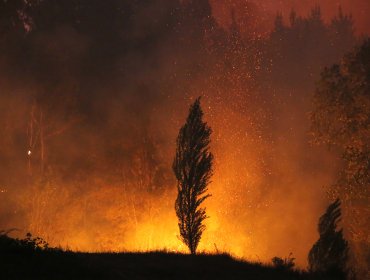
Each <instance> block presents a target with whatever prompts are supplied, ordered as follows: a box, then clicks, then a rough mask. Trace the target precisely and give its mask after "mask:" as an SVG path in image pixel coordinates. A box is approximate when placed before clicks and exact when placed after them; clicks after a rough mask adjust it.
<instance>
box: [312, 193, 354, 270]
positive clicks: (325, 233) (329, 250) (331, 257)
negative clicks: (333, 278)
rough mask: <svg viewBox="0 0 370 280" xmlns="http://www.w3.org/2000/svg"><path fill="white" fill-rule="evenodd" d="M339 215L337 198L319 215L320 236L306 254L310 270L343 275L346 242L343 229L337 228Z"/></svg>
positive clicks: (345, 261) (346, 258) (345, 259)
mask: <svg viewBox="0 0 370 280" xmlns="http://www.w3.org/2000/svg"><path fill="white" fill-rule="evenodd" d="M341 215H342V213H341V209H340V200H339V199H337V200H336V201H335V202H333V203H332V204H330V205H329V207H328V208H327V209H326V212H325V214H324V215H322V216H321V217H320V220H319V227H318V231H319V234H320V238H319V240H318V241H317V242H316V243H315V244H314V245H313V247H312V248H311V250H310V252H309V254H308V263H309V268H310V270H312V271H317V272H336V273H340V274H342V275H345V272H346V264H347V260H348V243H347V241H346V240H345V239H344V237H343V230H342V229H341V230H337V223H338V221H340V218H341Z"/></svg>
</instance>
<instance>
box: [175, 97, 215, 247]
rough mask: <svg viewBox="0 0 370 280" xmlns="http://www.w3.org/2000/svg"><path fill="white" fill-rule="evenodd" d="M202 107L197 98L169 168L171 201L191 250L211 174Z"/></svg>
mask: <svg viewBox="0 0 370 280" xmlns="http://www.w3.org/2000/svg"><path fill="white" fill-rule="evenodd" d="M202 118H203V111H202V109H201V107H200V98H198V99H197V100H196V101H195V102H194V104H193V105H191V107H190V110H189V115H188V118H187V120H186V123H185V124H184V126H183V127H182V128H181V129H180V132H179V135H178V137H177V149H176V156H175V159H174V162H173V166H172V167H173V171H174V173H175V176H176V178H177V188H178V194H177V199H176V203H175V210H176V215H177V217H178V225H179V230H180V236H181V240H182V241H183V242H184V243H185V244H186V246H188V248H189V250H190V252H191V254H195V253H196V249H197V247H198V244H199V241H200V239H201V236H202V233H203V231H204V230H205V225H204V224H203V221H204V219H206V218H207V216H206V208H204V207H201V204H202V203H203V201H204V200H205V199H207V198H208V197H209V196H210V194H208V193H207V191H208V188H207V186H208V184H209V182H210V178H211V176H212V162H213V155H212V153H211V152H210V151H209V144H210V142H211V140H210V135H211V133H212V130H211V128H210V127H209V126H208V125H207V123H206V122H204V121H203V120H202Z"/></svg>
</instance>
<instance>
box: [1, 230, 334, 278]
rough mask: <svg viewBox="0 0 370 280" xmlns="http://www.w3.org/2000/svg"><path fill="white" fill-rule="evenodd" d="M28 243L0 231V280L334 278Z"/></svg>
mask: <svg viewBox="0 0 370 280" xmlns="http://www.w3.org/2000/svg"><path fill="white" fill-rule="evenodd" d="M31 240H32V239H31ZM17 244H18V245H19V246H18V245H17ZM9 246H10V247H9ZM17 246H18V247H17ZM27 246H28V245H27ZM27 246H26V247H25V246H24V244H23V245H22V244H21V242H20V240H18V239H12V238H9V237H4V235H2V236H0V279H2V280H7V279H9V280H10V279H12V280H13V279H14V280H22V279H38V280H41V279H53V280H54V279H55V280H58V279H89V280H90V279H104V280H109V279H138V280H139V279H153V280H155V279H179V280H181V279H236V280H237V279H243V280H246V279H248V280H253V279H256V280H257V279H258V280H264V279H281V280H283V279H284V280H290V279H292V280H293V279H302V280H303V279H307V280H311V279H336V278H330V277H324V276H318V275H314V274H310V273H308V272H305V271H298V270H290V269H283V268H276V267H273V266H271V265H263V264H260V263H250V262H246V261H242V260H236V259H234V258H232V257H231V256H230V255H227V254H199V255H195V256H194V255H187V254H180V253H170V252H164V251H157V252H147V253H78V252H70V251H62V250H59V249H50V248H48V247H44V248H42V249H40V248H37V247H34V248H32V246H29V247H27Z"/></svg>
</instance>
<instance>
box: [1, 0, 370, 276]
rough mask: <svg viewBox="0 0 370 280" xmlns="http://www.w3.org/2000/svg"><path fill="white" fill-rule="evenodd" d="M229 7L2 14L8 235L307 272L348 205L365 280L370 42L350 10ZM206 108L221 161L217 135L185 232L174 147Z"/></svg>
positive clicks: (74, 0) (133, 6) (85, 7)
mask: <svg viewBox="0 0 370 280" xmlns="http://www.w3.org/2000/svg"><path fill="white" fill-rule="evenodd" d="M229 2H230V3H231V2H232V1H225V6H222V7H220V4H219V3H218V4H217V3H216V1H208V0H186V1H184V0H156V1H132V0H106V1H99V0H71V1H56V0H37V1H24V0H14V1H0V34H1V36H0V74H1V75H0V128H1V129H0V229H4V230H7V229H11V228H16V229H17V231H13V232H12V234H13V235H15V236H17V237H21V236H24V234H25V233H27V232H32V234H33V235H35V236H40V237H42V238H43V239H45V240H47V242H48V243H49V245H50V246H51V247H58V246H60V247H62V248H64V249H66V248H68V249H71V250H73V251H87V252H106V251H114V252H118V251H150V250H163V249H166V250H168V251H173V252H187V249H188V248H187V246H188V247H189V248H190V250H191V251H192V252H195V250H196V249H197V248H198V251H205V252H217V253H218V252H228V253H230V254H232V255H233V256H237V257H240V258H244V259H248V260H253V261H262V262H267V261H269V260H271V258H273V257H274V256H287V255H289V253H290V252H293V255H294V257H295V260H294V261H295V262H296V264H297V266H298V267H301V268H304V267H306V266H307V264H308V263H307V256H308V252H309V251H310V249H311V248H312V246H313V244H314V243H315V242H316V241H317V240H318V239H319V236H318V234H317V230H316V226H317V221H318V219H319V217H320V216H321V215H322V213H323V212H324V209H325V208H326V207H327V205H328V204H329V202H331V201H332V200H333V199H334V198H337V197H339V198H340V199H341V201H342V211H343V221H342V226H343V236H344V238H345V239H346V240H348V245H349V248H350V249H349V252H348V259H349V263H351V266H352V267H355V268H356V271H357V275H359V277H361V276H362V275H365V274H364V273H366V269H367V267H368V255H369V241H368V238H367V236H368V229H367V224H368V222H367V221H368V217H369V212H368V210H369V200H368V199H369V194H368V191H369V174H368V170H369V147H368V142H369V141H368V140H369V112H370V101H369V76H370V72H369V61H370V59H369V39H366V35H362V36H359V34H358V32H357V33H356V32H355V27H356V24H355V23H356V17H353V16H351V15H349V14H347V11H346V10H344V9H341V8H339V9H337V7H335V8H332V9H333V10H331V11H330V12H327V14H335V16H334V17H333V18H331V19H329V18H328V17H327V16H326V14H325V11H322V10H321V8H320V7H319V6H314V5H312V9H311V10H309V11H305V12H303V11H301V13H298V12H296V11H295V10H292V11H291V12H290V13H289V14H288V15H286V14H284V15H283V14H282V13H280V12H277V11H275V10H268V9H266V7H265V6H263V5H260V4H258V2H257V1H255V3H254V2H253V1H247V2H248V5H246V6H243V9H237V7H239V6H237V5H236V6H235V5H231V6H228V5H226V4H227V3H229ZM236 2H238V1H235V3H236ZM230 3H229V4H230ZM230 7H231V8H230ZM233 7H234V8H233ZM273 8H275V7H274V6H273ZM326 8H327V7H326ZM225 11H227V13H225ZM272 18H273V19H274V20H273V21H272V20H271V19H272ZM268 19H269V20H268ZM365 32H366V31H365ZM355 46H357V47H355ZM333 64H335V66H332V67H330V66H331V65H333ZM325 67H330V68H325ZM320 73H322V74H321V77H320ZM315 92H316V93H315ZM198 96H202V109H203V111H204V121H206V122H207V124H208V125H209V126H210V127H212V131H213V133H212V147H211V148H210V149H211V151H212V155H213V156H214V158H213V156H212V155H211V154H209V150H208V144H209V139H208V137H209V136H210V135H209V134H210V131H209V130H208V128H207V127H205V128H204V127H203V128H204V129H205V131H204V133H205V134H206V135H205V136H204V137H205V138H204V139H202V141H203V142H202V143H203V146H202V147H201V148H202V149H201V150H202V155H203V156H204V158H205V159H208V161H207V163H204V164H205V165H206V166H203V168H202V170H203V171H204V172H205V173H204V174H199V175H200V177H199V178H200V181H199V182H198V183H199V184H198V185H197V186H198V189H197V191H198V194H197V195H195V199H196V205H197V206H199V207H198V208H197V209H198V210H197V211H198V212H197V211H195V212H194V210H195V208H196V207H195V208H194V205H193V207H190V208H192V211H190V212H189V211H188V213H187V216H186V218H184V217H185V216H183V214H184V213H185V212H186V211H187V210H189V209H186V207H188V206H189V205H187V206H186V203H185V204H184V202H183V197H182V195H181V192H182V191H184V190H186V189H185V188H184V186H185V187H186V186H187V184H188V182H187V183H186V184H185V183H184V182H185V177H184V174H185V173H186V172H185V173H184V171H183V170H184V168H183V167H184V166H183V164H184V162H183V160H184V156H185V155H186V152H188V150H187V148H186V147H185V146H182V144H186V143H187V140H186V137H185V136H187V137H190V136H189V135H187V134H186V133H185V131H187V130H186V126H184V127H183V128H182V133H183V134H181V132H180V135H179V136H178V142H177V150H175V149H176V145H175V139H176V136H177V135H178V129H179V128H180V127H181V126H182V124H183V123H184V120H185V117H186V112H187V108H188V105H189V103H193V102H195V104H197V102H199V101H197V99H196V98H197V97H198ZM193 106H196V105H193ZM192 108H193V109H194V107H192ZM189 118H190V117H189ZM190 121H191V120H189V119H188V122H190ZM187 124H188V123H187ZM202 125H204V123H202ZM192 128H194V127H192ZM184 133H185V134H186V135H185V134H184ZM189 133H190V132H189ZM191 133H192V132H191ZM314 143H318V144H329V146H330V147H331V148H332V149H331V150H329V149H328V148H327V147H326V146H325V145H314ZM206 144H207V145H206ZM174 155H176V160H175V162H174V163H173V162H172V161H173V158H174ZM193 156H195V157H196V159H197V160H198V159H199V158H198V156H197V155H193ZM197 160H196V162H197V163H200V162H198V161H197ZM172 163H173V165H172ZM211 163H212V164H211ZM186 164H188V162H187V163H186ZM171 166H173V169H174V170H172V169H171ZM189 168H190V169H191V166H187V167H186V168H185V169H186V170H187V171H189ZM172 171H175V172H174V173H175V174H173V172H172ZM211 171H213V177H212V181H211V182H210V174H211V173H212V172H211ZM185 175H187V174H185ZM199 178H198V179H199ZM208 183H209V184H208ZM176 185H177V186H178V187H177V188H176ZM193 186H195V184H193ZM207 187H208V188H209V190H210V191H209V192H210V193H212V198H210V199H207V200H205V199H204V198H205V197H207V193H206V190H207ZM176 197H177V200H176ZM175 201H176V211H175V207H174V206H175ZM184 205H185V206H184ZM204 207H206V209H207V212H206V213H205V212H204ZM184 211H185V212H184ZM199 211H200V212H199ZM194 213H198V214H197V218H196V220H197V229H198V233H199V232H200V233H202V234H201V239H200V237H199V238H198V235H196V234H195V235H196V236H197V237H196V241H194V240H193V239H192V238H191V239H192V240H191V241H190V235H189V228H188V226H184V225H183V223H182V221H183V219H185V220H186V219H189V218H191V219H193V218H194V217H192V215H193V214H194ZM206 216H209V218H208V219H205V217H206ZM178 225H180V231H179V227H178ZM205 227H206V230H205V231H204V232H203V230H204V228H205ZM334 232H336V231H335V230H334ZM320 238H321V237H320ZM181 240H183V241H184V240H188V241H189V242H188V243H186V242H185V244H183V243H182V242H181ZM199 240H200V242H199ZM198 243H199V245H198ZM275 260H277V261H276V262H277V263H282V264H283V266H284V265H287V266H289V265H291V263H290V260H291V261H292V260H293V258H292V256H291V255H289V257H288V258H287V259H285V260H283V259H281V258H276V259H275ZM311 266H312V265H311Z"/></svg>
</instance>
